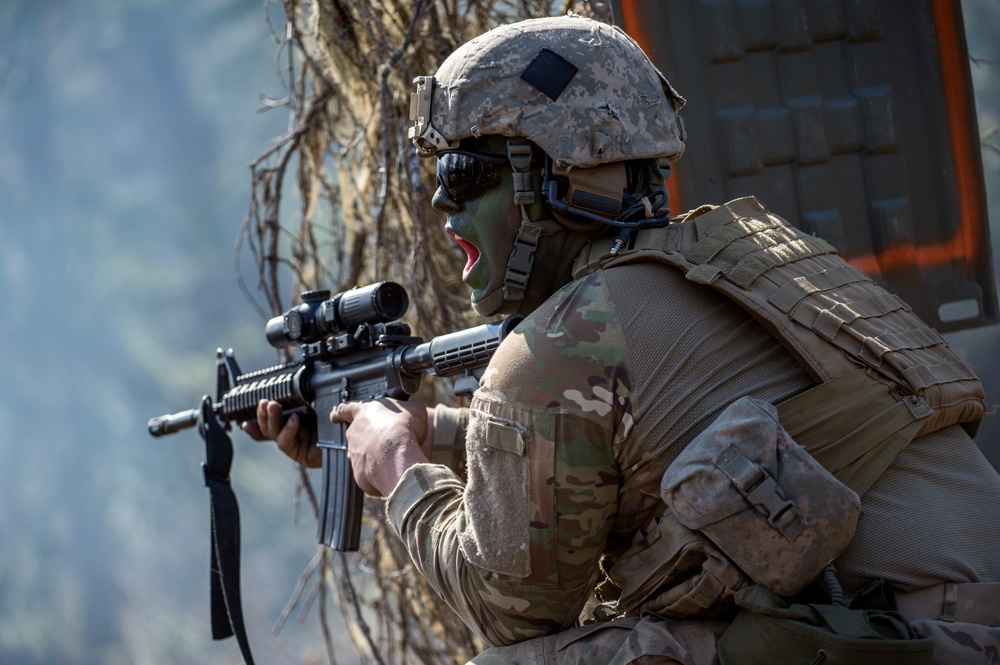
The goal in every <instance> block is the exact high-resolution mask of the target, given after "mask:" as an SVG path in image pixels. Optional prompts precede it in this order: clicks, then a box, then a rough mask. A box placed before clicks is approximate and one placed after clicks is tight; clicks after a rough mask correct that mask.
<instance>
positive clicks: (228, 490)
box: [198, 397, 254, 665]
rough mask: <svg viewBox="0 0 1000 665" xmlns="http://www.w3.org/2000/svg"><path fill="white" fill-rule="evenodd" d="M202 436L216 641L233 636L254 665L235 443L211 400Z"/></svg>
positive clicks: (248, 664)
mask: <svg viewBox="0 0 1000 665" xmlns="http://www.w3.org/2000/svg"><path fill="white" fill-rule="evenodd" d="M198 429H199V433H200V434H201V435H202V438H204V439H205V462H204V463H203V464H202V471H203V472H204V474H205V486H206V487H208V492H209V497H210V500H211V534H210V535H211V544H212V563H211V582H210V585H211V591H210V593H211V611H212V639H215V640H222V639H226V638H227V637H231V636H233V635H235V636H236V641H237V643H239V646H240V653H242V654H243V659H244V661H246V665H254V663H253V656H252V655H251V653H250V642H249V640H248V639H247V633H246V627H245V626H244V624H243V600H242V598H241V595H240V511H239V505H238V503H237V501H236V493H235V492H233V488H232V485H230V482H229V470H230V468H231V467H232V462H233V443H232V441H231V440H230V439H229V435H228V434H227V433H226V431H225V429H223V428H222V425H220V424H219V421H218V419H217V418H216V417H215V413H214V412H213V411H212V402H211V400H210V399H208V398H207V397H206V398H205V399H204V400H203V401H202V416H201V420H200V423H199V428H198Z"/></svg>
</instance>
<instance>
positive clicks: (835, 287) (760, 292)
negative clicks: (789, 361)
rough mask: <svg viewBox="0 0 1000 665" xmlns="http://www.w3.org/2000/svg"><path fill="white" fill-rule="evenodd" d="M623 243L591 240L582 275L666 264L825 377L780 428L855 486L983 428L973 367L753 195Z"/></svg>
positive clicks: (580, 265) (577, 272) (902, 306)
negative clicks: (898, 459) (839, 442)
mask: <svg viewBox="0 0 1000 665" xmlns="http://www.w3.org/2000/svg"><path fill="white" fill-rule="evenodd" d="M617 244H620V243H617ZM615 245H616V243H615V239H614V238H601V239H598V240H596V241H594V242H593V243H592V244H591V245H590V246H588V247H586V248H584V250H583V251H582V252H581V253H580V255H579V256H578V257H577V260H576V264H575V266H574V278H580V277H583V276H584V275H586V274H588V273H590V272H593V271H594V270H597V269H610V268H613V267H615V266H619V265H624V264H628V263H632V262H636V261H659V262H661V263H665V264H667V265H670V266H673V267H675V268H678V269H680V270H681V271H683V272H684V275H685V277H686V278H687V279H689V280H691V281H693V282H696V283H699V284H706V285H709V286H711V287H713V288H715V289H716V290H718V291H719V292H721V293H723V294H725V295H726V296H728V297H729V298H730V299H732V300H733V301H735V302H736V303H738V304H739V305H740V306H741V307H742V308H743V309H744V310H745V311H746V312H747V313H748V314H750V316H752V317H754V318H755V319H756V320H758V321H759V322H760V323H761V324H762V325H763V326H764V327H765V328H766V329H767V330H768V331H769V332H770V333H771V334H772V335H773V336H774V337H775V338H776V339H777V340H778V341H780V342H781V344H782V345H784V347H785V348H786V349H788V351H789V352H790V353H791V354H792V355H793V356H794V357H795V358H796V359H797V360H798V361H799V362H800V363H801V364H802V366H803V367H804V368H805V369H806V370H807V371H808V372H809V373H810V374H811V375H812V377H813V378H814V379H815V380H816V382H817V383H818V384H819V386H818V387H817V388H814V389H813V390H811V391H807V392H806V393H805V394H804V395H802V396H800V397H798V398H793V399H792V400H789V402H786V403H783V404H780V405H778V408H779V413H780V417H781V422H782V424H783V425H784V426H785V427H786V428H787V429H788V430H789V432H791V433H792V434H793V436H795V438H796V440H797V441H798V442H799V443H800V444H801V445H803V446H804V447H805V448H806V449H807V450H809V452H810V453H811V454H813V455H814V456H816V457H817V459H819V461H820V462H822V463H823V465H824V466H825V467H826V468H828V469H830V470H831V471H832V472H834V474H835V475H836V476H837V477H838V478H839V479H841V480H842V481H843V482H845V483H847V484H848V485H850V486H851V487H852V488H853V489H855V490H856V491H857V492H858V493H859V494H863V493H864V490H866V489H867V487H868V486H870V484H871V482H874V480H875V479H876V478H877V476H878V475H879V474H880V473H881V471H882V470H883V469H884V468H885V467H886V466H888V464H889V463H890V462H891V461H892V459H893V458H894V457H895V455H896V453H898V452H899V450H901V449H902V447H903V446H905V445H906V444H907V443H908V442H909V441H910V440H911V439H912V438H914V437H916V436H920V435H923V434H927V433H930V432H933V431H936V430H938V429H941V428H943V427H946V426H948V425H953V424H961V425H962V426H963V427H964V428H965V429H966V430H967V431H968V433H969V434H970V435H971V436H975V434H976V432H977V431H978V429H979V424H980V422H981V420H982V418H983V415H984V412H985V403H984V396H985V395H984V392H983V388H982V385H981V384H980V382H979V379H978V378H977V377H976V375H975V373H974V372H973V370H972V367H971V366H970V365H969V364H968V363H966V362H963V361H962V360H961V359H959V358H958V357H957V356H956V355H955V354H954V352H953V351H952V350H951V349H950V348H949V346H948V344H947V342H945V340H944V339H943V338H942V337H941V335H940V334H939V333H938V332H937V331H935V330H934V329H932V328H930V327H929V326H927V325H926V324H925V323H924V322H923V321H921V320H920V318H919V317H917V315H916V314H914V313H913V311H912V309H911V308H910V307H909V306H908V305H907V304H906V303H905V302H903V300H902V299H900V298H899V297H898V296H896V295H894V294H891V293H889V292H888V291H886V290H885V289H883V288H882V287H880V286H879V285H878V284H876V283H875V282H874V281H873V280H872V279H871V278H870V277H869V276H868V275H866V274H865V273H864V272H862V271H861V270H859V269H858V268H855V267H854V266H851V265H850V264H848V263H847V262H846V261H844V260H843V259H842V258H841V257H839V256H838V255H837V252H836V249H835V248H834V247H833V246H832V245H830V244H829V243H827V242H825V241H823V240H822V239H820V238H817V237H815V236H810V235H807V234H805V233H803V232H801V231H799V230H797V229H795V228H794V227H792V226H791V225H789V224H788V223H787V222H785V221H784V220H783V219H781V218H780V217H778V216H777V215H774V214H772V213H770V212H768V211H767V210H765V209H764V208H763V207H761V205H760V204H759V203H758V202H757V200H756V199H755V198H753V197H746V198H741V199H736V200H734V201H731V202H729V203H727V204H725V205H723V206H719V207H716V208H708V207H707V206H706V207H703V208H700V209H698V210H695V211H693V212H691V213H689V214H688V215H686V216H685V217H683V218H681V219H680V220H679V221H677V222H674V223H671V224H670V225H669V226H667V227H664V228H659V229H645V230H642V231H639V232H637V233H636V234H635V235H634V238H633V241H632V242H630V243H629V244H628V245H626V246H622V247H620V248H618V249H616V248H615ZM859 432H863V435H864V436H862V437H861V439H860V444H858V445H853V447H851V446H847V447H846V448H848V449H847V450H844V449H843V448H845V447H840V448H841V449H840V450H837V449H836V448H837V447H836V446H833V447H830V446H828V444H829V443H830V442H831V441H830V440H831V439H840V438H843V439H845V440H846V439H854V441H855V443H857V442H858V440H859V436H858V433H859ZM872 441H884V442H887V445H886V450H885V451H884V454H883V455H882V459H881V460H880V461H879V463H877V464H872V463H871V459H869V458H868V457H865V455H869V454H870V452H869V451H870V450H871V449H872V447H873V446H872ZM856 474H861V475H862V476H863V477H862V478H860V479H859V478H855V479H854V480H855V482H851V476H854V475H856Z"/></svg>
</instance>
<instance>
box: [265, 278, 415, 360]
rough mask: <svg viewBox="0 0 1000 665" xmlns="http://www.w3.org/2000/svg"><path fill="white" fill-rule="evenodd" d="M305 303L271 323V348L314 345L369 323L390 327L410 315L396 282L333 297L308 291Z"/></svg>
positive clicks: (403, 292)
mask: <svg viewBox="0 0 1000 665" xmlns="http://www.w3.org/2000/svg"><path fill="white" fill-rule="evenodd" d="M300 297H301V299H302V302H301V303H300V304H299V305H297V306H295V307H292V308H291V309H289V310H288V311H287V312H285V313H284V314H282V315H281V316H276V317H274V318H273V319H271V320H270V321H268V322H267V325H266V326H265V327H264V334H265V335H266V336H267V341H268V342H269V343H270V344H271V346H273V347H276V348H280V347H283V346H286V345H288V344H311V343H313V342H318V341H320V340H322V339H325V338H327V337H330V336H332V335H337V334H340V333H342V332H345V331H351V330H354V329H355V328H357V327H358V326H360V325H362V324H365V323H388V322H390V321H396V320H398V319H399V318H400V317H402V316H403V314H405V313H406V310H407V308H408V307H409V306H410V298H409V296H408V295H407V293H406V289H404V288H403V287H402V286H400V285H399V284H397V283H396V282H378V283H377V284H371V285H369V286H363V287H361V288H353V289H349V290H347V291H343V292H341V293H338V294H337V295H335V296H333V297H332V298H331V297H330V292H329V291H326V290H322V291H306V292H304V293H302V294H301V296H300Z"/></svg>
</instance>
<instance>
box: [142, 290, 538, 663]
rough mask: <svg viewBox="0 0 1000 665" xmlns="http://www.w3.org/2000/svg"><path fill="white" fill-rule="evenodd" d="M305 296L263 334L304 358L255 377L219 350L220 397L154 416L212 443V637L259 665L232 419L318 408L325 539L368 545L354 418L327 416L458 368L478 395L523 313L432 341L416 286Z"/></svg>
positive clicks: (333, 544) (463, 383) (321, 534)
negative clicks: (412, 297) (250, 625)
mask: <svg viewBox="0 0 1000 665" xmlns="http://www.w3.org/2000/svg"><path fill="white" fill-rule="evenodd" d="M300 299H301V303H300V304H299V305H297V306H296V307H292V308H291V309H289V310H288V311H287V312H285V313H284V314H282V315H281V316H276V317H274V318H272V319H270V320H269V321H268V322H267V325H266V326H265V328H264V334H265V336H266V337H267V341H268V342H269V343H270V344H271V345H272V346H274V347H276V348H284V347H287V346H291V345H298V351H299V353H298V360H295V361H292V362H288V363H284V364H282V365H276V366H274V367H268V368H265V369H261V370H258V371H255V372H250V373H248V374H243V373H242V372H241V371H240V368H239V365H238V364H237V362H236V358H235V356H234V354H233V350H232V349H229V350H227V351H223V350H222V349H218V350H217V351H216V362H215V364H216V399H215V401H213V400H212V399H210V398H209V397H208V396H205V397H203V398H202V403H201V406H200V407H198V408H194V409H189V410H187V411H181V412H179V413H170V414H166V415H162V416H159V417H157V418H152V419H151V420H150V421H149V433H150V434H151V435H153V436H155V437H160V436H164V435H167V434H172V433H174V432H178V431H180V430H183V429H187V428H189V427H195V426H197V427H198V431H199V433H200V434H201V436H202V437H203V438H204V439H205V447H206V461H205V463H204V464H203V465H202V467H203V471H204V474H205V485H206V486H207V487H208V488H209V492H210V495H211V508H212V512H211V518H212V519H211V539H212V575H211V618H212V637H213V638H214V639H217V640H221V639H225V638H227V637H231V636H233V635H235V636H236V639H237V642H239V647H240V651H241V652H242V654H243V657H244V659H245V661H246V663H247V665H253V657H252V654H251V653H250V644H249V640H248V638H247V634H246V628H245V626H244V623H243V609H242V601H241V598H240V596H241V594H240V574H239V573H240V555H239V550H240V525H239V509H238V506H237V502H236V495H235V494H234V493H233V490H232V487H231V486H230V482H229V470H230V467H231V464H232V456H233V447H232V442H231V441H230V439H229V436H228V435H227V434H226V432H227V431H228V430H229V429H230V425H231V423H232V422H234V421H235V422H242V421H244V420H250V419H253V418H255V417H256V416H257V403H258V402H259V401H260V400H262V399H267V400H275V401H277V402H278V403H279V404H281V407H282V413H283V415H285V416H289V415H291V414H293V413H301V414H303V415H307V416H308V415H316V416H318V417H317V418H316V425H317V427H316V438H317V443H318V444H319V446H320V447H321V448H322V449H323V468H322V474H321V475H322V478H323V488H322V491H321V500H320V514H319V523H318V528H317V536H316V537H317V539H318V540H319V542H320V543H323V544H324V545H326V546H327V547H330V548H332V549H334V550H338V551H342V552H351V551H355V550H357V549H358V544H359V541H360V538H361V522H362V517H363V509H364V493H363V492H362V491H361V488H360V487H358V484H357V483H356V482H355V480H354V471H353V470H352V468H351V461H350V459H349V458H348V456H347V439H346V437H345V435H344V433H345V431H346V429H347V425H345V424H344V423H337V424H333V423H331V422H330V421H329V418H327V416H328V414H329V413H330V411H331V410H332V409H333V408H334V407H336V406H337V405H338V404H341V403H342V402H347V401H363V400H373V399H379V398H383V397H391V398H395V399H401V400H404V399H406V398H408V397H409V396H410V395H412V394H413V393H415V392H416V391H417V389H418V388H419V387H420V381H421V378H422V376H423V375H424V374H432V375H437V376H455V375H458V374H463V373H464V374H465V375H466V376H465V377H463V378H460V379H458V380H457V381H456V383H455V392H456V394H472V392H473V391H474V390H475V389H476V388H477V387H478V385H479V381H478V379H476V378H475V376H474V375H473V372H474V371H475V370H477V369H480V368H483V367H485V366H486V365H487V364H488V363H489V361H490V358H491V357H492V356H493V352H494V351H496V348H497V347H498V346H499V345H500V342H501V341H503V339H504V337H506V336H507V334H508V333H509V332H510V331H511V330H512V329H513V328H514V326H516V325H517V324H518V322H519V321H520V320H521V317H517V316H514V317H510V318H507V319H506V320H504V321H499V322H496V323H488V324H486V325H482V326H477V327H475V328H468V329H466V330H461V331H459V332H455V333H450V334H447V335H441V336H439V337H435V338H434V339H432V340H430V341H429V342H424V341H423V339H421V338H420V337H413V336H411V335H410V327H409V326H408V325H406V324H404V323H400V322H399V321H398V319H400V318H401V317H402V316H403V315H404V314H405V313H406V310H407V308H408V307H409V297H408V295H407V293H406V290H405V289H404V288H403V287H402V286H400V285H399V284H396V283H395V282H379V283H377V284H372V285H370V286H365V287H361V288H354V289H350V290H348V291H344V292H341V293H338V294H337V295H335V296H333V297H330V292H329V291H325V290H322V291H307V292H305V293H302V294H301V298H300Z"/></svg>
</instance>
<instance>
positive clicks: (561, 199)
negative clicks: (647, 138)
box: [542, 155, 670, 231]
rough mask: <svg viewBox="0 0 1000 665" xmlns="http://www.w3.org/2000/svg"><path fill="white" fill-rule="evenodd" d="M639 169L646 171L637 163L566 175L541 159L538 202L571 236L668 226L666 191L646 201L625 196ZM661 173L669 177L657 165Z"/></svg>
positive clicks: (573, 170)
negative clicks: (542, 200)
mask: <svg viewBox="0 0 1000 665" xmlns="http://www.w3.org/2000/svg"><path fill="white" fill-rule="evenodd" d="M643 168H647V166H646V164H644V163H643V162H641V161H625V162H611V163H608V164H601V165H600V166H596V167H593V168H580V167H572V168H568V169H564V168H562V167H560V166H559V165H558V164H556V163H554V162H553V160H552V158H551V157H549V156H548V155H545V165H544V168H543V170H542V196H543V197H545V199H546V201H548V204H549V206H551V208H552V210H553V212H555V213H556V220H557V221H558V222H559V223H560V224H562V225H563V226H565V227H566V228H568V229H570V230H572V231H592V230H594V229H596V228H606V227H613V228H618V229H639V228H655V227H658V226H666V224H668V223H669V221H670V210H669V209H668V208H665V207H664V206H666V204H667V201H668V195H667V192H666V190H661V191H658V192H654V193H653V194H652V195H651V196H648V197H647V196H643V197H640V196H637V195H636V194H630V193H629V192H630V191H632V190H634V189H635V187H636V185H637V183H638V182H639V176H640V171H641V169H643ZM664 170H666V172H664ZM659 171H660V174H661V175H662V176H663V177H664V178H666V177H667V176H668V175H669V173H670V165H669V163H668V162H667V160H661V162H660V164H659Z"/></svg>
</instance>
